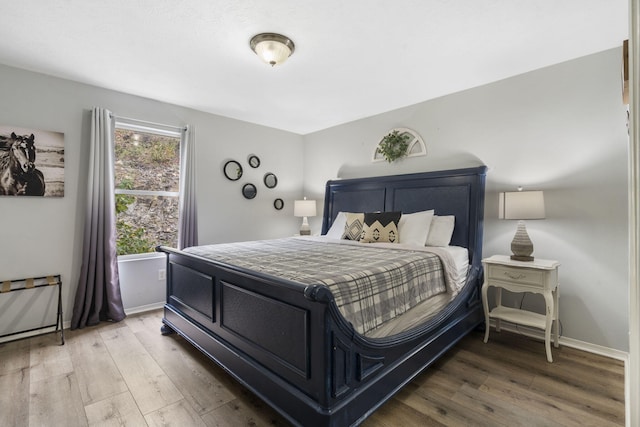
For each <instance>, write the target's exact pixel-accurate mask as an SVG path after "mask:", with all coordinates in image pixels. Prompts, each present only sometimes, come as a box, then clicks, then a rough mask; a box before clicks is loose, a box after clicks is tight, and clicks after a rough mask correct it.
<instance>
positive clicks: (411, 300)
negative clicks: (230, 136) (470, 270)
mask: <svg viewBox="0 0 640 427" xmlns="http://www.w3.org/2000/svg"><path fill="white" fill-rule="evenodd" d="M185 252H189V253H192V254H194V255H198V256H201V257H204V258H208V259H212V260H216V261H218V262H222V263H225V264H229V265H234V266H238V267H242V268H247V269H251V270H253V271H258V272H261V273H263V274H268V275H272V276H275V277H278V278H282V279H287V280H291V281H294V282H298V283H301V284H303V285H323V286H326V287H328V288H329V289H330V290H331V292H332V294H333V296H334V298H335V302H336V305H337V306H338V308H339V309H340V311H341V313H342V314H343V315H344V317H345V318H346V319H347V320H348V321H350V322H351V323H352V325H353V327H354V328H355V330H356V331H358V332H359V333H361V334H367V333H369V332H371V331H373V330H376V329H378V328H380V327H381V326H383V325H384V324H386V323H387V322H389V321H391V320H393V319H395V318H397V317H398V316H400V315H402V314H404V313H406V312H407V311H409V310H410V309H411V308H413V307H416V306H418V305H420V304H421V303H422V302H424V301H427V300H428V299H430V298H432V297H433V296H435V295H438V294H455V293H457V291H458V289H459V287H460V281H461V278H460V276H461V275H462V270H463V268H462V267H461V266H462V265H464V263H463V262H461V258H462V253H461V251H456V250H448V249H443V248H436V249H422V248H420V249H417V248H416V247H413V246H408V245H406V246H403V245H399V244H380V243H376V244H363V243H358V242H350V241H344V240H335V239H328V238H324V237H300V238H287V239H274V240H263V241H251V242H239V243H229V244H217V245H205V246H197V247H192V248H187V249H185Z"/></svg>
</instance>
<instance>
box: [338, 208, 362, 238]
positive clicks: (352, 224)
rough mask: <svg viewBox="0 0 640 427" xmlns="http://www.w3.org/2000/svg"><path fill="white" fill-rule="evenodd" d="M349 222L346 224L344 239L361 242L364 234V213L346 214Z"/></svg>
mask: <svg viewBox="0 0 640 427" xmlns="http://www.w3.org/2000/svg"><path fill="white" fill-rule="evenodd" d="M346 217H347V222H346V223H345V224H344V232H343V233H342V238H343V239H344V240H355V241H358V240H360V235H361V234H362V224H364V214H363V213H349V212H347V213H346Z"/></svg>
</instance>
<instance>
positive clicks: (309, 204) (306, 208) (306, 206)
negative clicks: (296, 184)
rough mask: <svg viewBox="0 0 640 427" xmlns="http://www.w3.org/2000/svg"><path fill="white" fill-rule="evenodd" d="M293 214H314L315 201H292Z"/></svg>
mask: <svg viewBox="0 0 640 427" xmlns="http://www.w3.org/2000/svg"><path fill="white" fill-rule="evenodd" d="M293 216H316V201H315V200H306V199H305V200H296V201H295V202H293Z"/></svg>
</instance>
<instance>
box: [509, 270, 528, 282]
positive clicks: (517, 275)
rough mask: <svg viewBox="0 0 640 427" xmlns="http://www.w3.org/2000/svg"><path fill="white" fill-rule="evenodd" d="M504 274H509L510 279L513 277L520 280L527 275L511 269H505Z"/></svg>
mask: <svg viewBox="0 0 640 427" xmlns="http://www.w3.org/2000/svg"><path fill="white" fill-rule="evenodd" d="M504 275H505V276H507V277H508V278H509V279H513V280H520V279H524V278H525V277H527V276H526V275H525V274H522V273H519V274H515V273H512V272H510V271H505V272H504Z"/></svg>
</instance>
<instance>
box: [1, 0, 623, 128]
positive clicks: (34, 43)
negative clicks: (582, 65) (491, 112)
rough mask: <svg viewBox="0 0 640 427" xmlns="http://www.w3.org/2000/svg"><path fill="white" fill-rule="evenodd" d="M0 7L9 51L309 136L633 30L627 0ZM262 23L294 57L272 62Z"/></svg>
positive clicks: (599, 45)
mask: <svg viewBox="0 0 640 427" xmlns="http://www.w3.org/2000/svg"><path fill="white" fill-rule="evenodd" d="M0 17H1V18H2V24H0V63H3V64H7V65H11V66H15V67H19V68H24V69H28V70H33V71H38V72H42V73H45V74H50V75H53V76H57V77H62V78H66V79H70V80H75V81H78V82H83V83H88V84H92V85H96V86H100V87H104V88H108V89H113V90H117V91H122V92H127V93H131V94H135V95H140V96H144V97H148V98H152V99H157V100H160V101H164V102H169V103H174V104H178V105H182V106H186V107H191V108H195V109H198V110H201V111H206V112H210V113H214V114H219V115H222V116H226V117H232V118H236V119H240V120H245V121H248V122H252V123H257V124H262V125H266V126H271V127H274V128H279V129H284V130H288V131H291V132H295V133H299V134H307V133H310V132H314V131H317V130H321V129H325V128H328V127H331V126H335V125H337V124H340V123H345V122H349V121H352V120H356V119H359V118H362V117H367V116H371V115H374V114H378V113H382V112H385V111H389V110H393V109H396V108H399V107H403V106H407V105H411V104H415V103H418V102H422V101H426V100H428V99H432V98H436V97H439V96H442V95H446V94H449V93H453V92H457V91H460V90H464V89H468V88H471V87H475V86H479V85H482V84H486V83H489V82H493V81H497V80H500V79H503V78H506V77H510V76H513V75H517V74H521V73H524V72H527V71H531V70H534V69H538V68H541V67H545V66H548V65H551V64H555V63H559V62H563V61H567V60H570V59H574V58H578V57H581V56H585V55H589V54H592V53H596V52H600V51H603V50H607V49H610V48H614V47H617V46H620V45H621V44H622V40H624V39H626V38H628V4H627V0H393V1H391V0H386V1H385V0H322V1H320V0H317V1H312V0H107V1H105V0H0ZM261 32H279V33H282V34H284V35H286V36H288V37H290V38H291V39H293V41H294V42H295V44H296V50H295V53H294V54H293V56H292V57H291V58H289V60H288V61H287V62H286V63H285V64H283V65H282V66H277V67H275V68H271V67H269V66H268V65H266V64H264V63H263V62H261V61H260V60H259V59H258V57H257V56H255V54H254V53H253V51H251V49H250V48H249V39H250V38H251V37H252V36H253V35H255V34H257V33H261ZM105 107H108V106H105Z"/></svg>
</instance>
